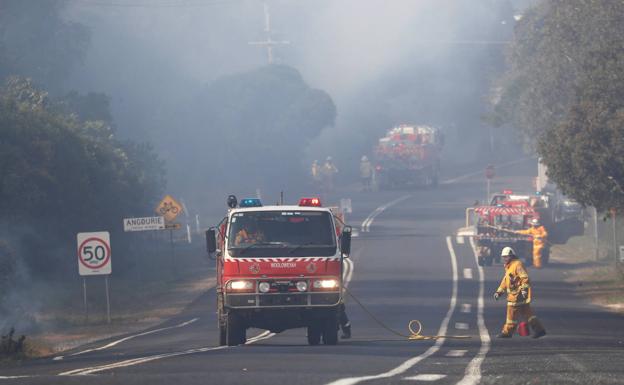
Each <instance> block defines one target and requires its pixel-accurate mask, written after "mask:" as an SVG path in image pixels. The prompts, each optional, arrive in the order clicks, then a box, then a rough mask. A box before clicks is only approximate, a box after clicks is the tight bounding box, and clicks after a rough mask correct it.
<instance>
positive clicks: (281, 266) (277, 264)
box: [271, 262, 297, 269]
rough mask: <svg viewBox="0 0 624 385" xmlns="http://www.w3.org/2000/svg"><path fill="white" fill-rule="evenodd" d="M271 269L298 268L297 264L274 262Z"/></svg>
mask: <svg viewBox="0 0 624 385" xmlns="http://www.w3.org/2000/svg"><path fill="white" fill-rule="evenodd" d="M271 267H272V268H275V269H290V268H293V267H297V264H296V263H294V262H274V263H271Z"/></svg>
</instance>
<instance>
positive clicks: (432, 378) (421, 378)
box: [403, 374, 446, 381]
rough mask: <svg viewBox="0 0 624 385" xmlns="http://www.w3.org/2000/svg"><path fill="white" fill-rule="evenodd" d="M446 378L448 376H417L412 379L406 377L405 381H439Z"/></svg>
mask: <svg viewBox="0 0 624 385" xmlns="http://www.w3.org/2000/svg"><path fill="white" fill-rule="evenodd" d="M444 377H446V374H417V375H415V376H411V377H404V378H403V379H404V380H411V381H437V380H441V379H443V378H444Z"/></svg>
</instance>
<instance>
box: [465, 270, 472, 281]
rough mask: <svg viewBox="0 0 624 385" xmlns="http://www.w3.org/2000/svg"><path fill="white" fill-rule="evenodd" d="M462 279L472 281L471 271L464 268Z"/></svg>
mask: <svg viewBox="0 0 624 385" xmlns="http://www.w3.org/2000/svg"><path fill="white" fill-rule="evenodd" d="M464 278H465V279H472V269H470V268H465V269H464Z"/></svg>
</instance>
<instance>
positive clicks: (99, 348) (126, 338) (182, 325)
mask: <svg viewBox="0 0 624 385" xmlns="http://www.w3.org/2000/svg"><path fill="white" fill-rule="evenodd" d="M197 320H199V318H193V319H192V320H189V321H186V322H182V323H180V324H177V325H174V326H168V327H165V328H160V329H154V330H150V331H147V332H143V333H139V334H134V335H131V336H128V337H124V338H121V339H119V340H116V341H113V342H111V343H109V344H106V345H104V346H100V347H98V348H93V349H87V350H83V351H81V352H78V353H74V354H70V355H69V356H70V357H73V356H77V355H80V354H85V353H89V352H95V351H98V350H104V349H108V348H112V347H113V346H115V345H119V344H120V343H122V342H125V341H128V340H131V339H133V338H137V337H142V336H147V335H150V334H154V333H159V332H162V331H165V330H170V329H177V328H181V327H184V326H188V325H190V324H192V323H193V322H195V321H197ZM63 358H64V357H63V356H58V357H54V358H53V360H54V361H59V360H62V359H63Z"/></svg>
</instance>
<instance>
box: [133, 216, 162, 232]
mask: <svg viewBox="0 0 624 385" xmlns="http://www.w3.org/2000/svg"><path fill="white" fill-rule="evenodd" d="M123 224H124V231H125V232H128V231H150V230H164V229H165V217H144V218H124V220H123Z"/></svg>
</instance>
